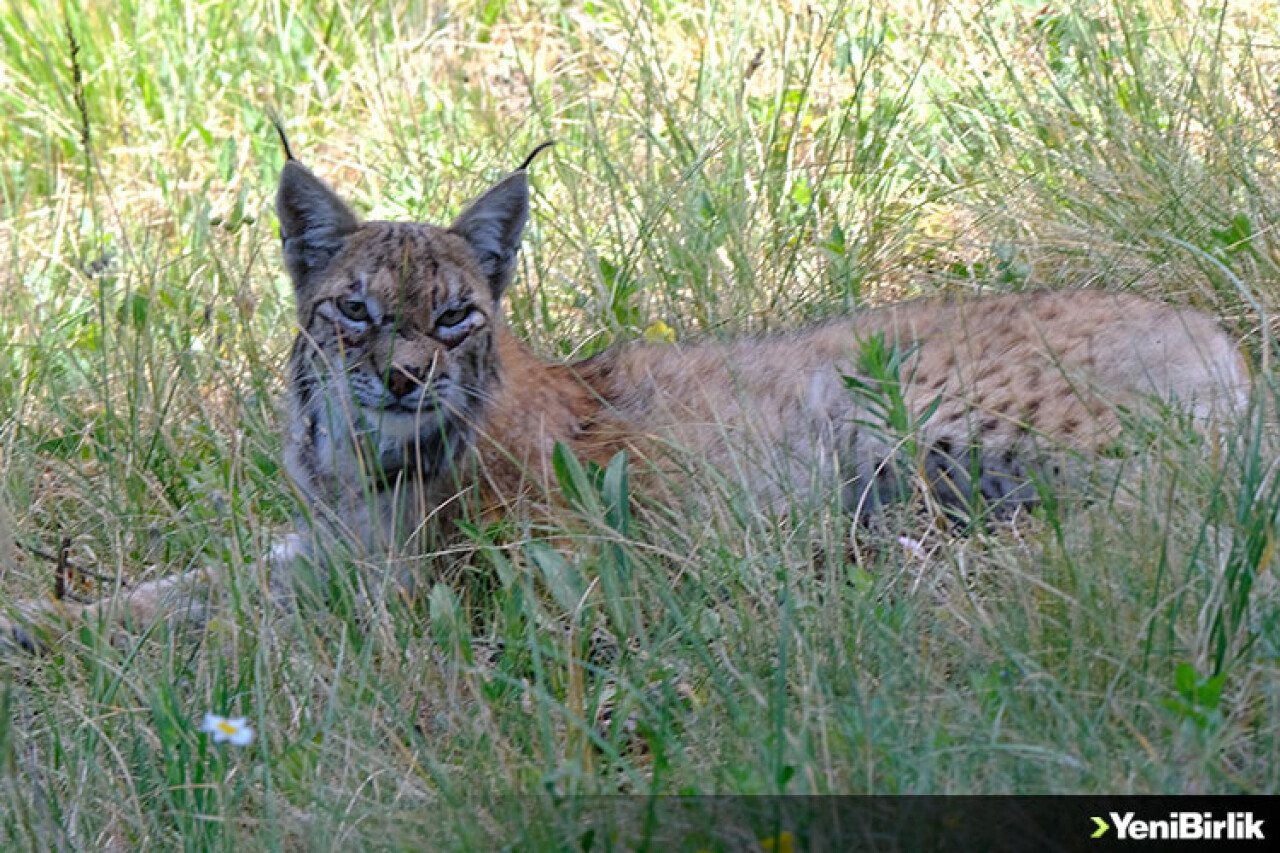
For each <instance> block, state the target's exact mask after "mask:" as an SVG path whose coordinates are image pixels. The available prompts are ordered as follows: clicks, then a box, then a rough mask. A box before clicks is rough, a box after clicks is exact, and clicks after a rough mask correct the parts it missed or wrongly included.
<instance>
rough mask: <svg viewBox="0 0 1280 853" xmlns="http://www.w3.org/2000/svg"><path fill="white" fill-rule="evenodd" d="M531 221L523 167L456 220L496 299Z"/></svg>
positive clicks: (455, 225)
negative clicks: (526, 226)
mask: <svg viewBox="0 0 1280 853" xmlns="http://www.w3.org/2000/svg"><path fill="white" fill-rule="evenodd" d="M528 221H529V182H528V179H527V178H526V176H525V172H524V170H523V169H521V170H518V171H515V172H512V173H511V174H510V175H507V176H506V177H505V178H503V179H502V180H501V181H498V183H496V184H494V185H493V186H492V187H490V188H489V189H488V190H487V191H485V193H484V195H482V196H480V197H479V198H478V199H476V200H475V201H473V202H471V204H470V205H469V206H468V207H467V209H466V210H464V211H462V213H461V214H460V215H459V216H458V218H457V219H456V220H454V222H453V225H452V226H450V230H452V231H453V232H454V233H455V234H457V235H459V236H460V237H462V238H463V239H464V240H466V241H467V243H468V244H469V245H470V246H471V251H472V252H474V253H475V256H476V260H477V261H479V262H480V270H481V272H483V273H484V274H485V276H486V277H488V279H489V285H490V287H492V288H493V298H494V300H495V301H496V300H497V299H499V298H500V297H501V296H502V292H503V291H504V290H506V289H507V285H509V284H510V283H511V279H512V277H513V276H514V275H515V271H516V251H517V250H518V249H519V248H520V235H521V234H522V233H523V232H524V226H525V223H526V222H528Z"/></svg>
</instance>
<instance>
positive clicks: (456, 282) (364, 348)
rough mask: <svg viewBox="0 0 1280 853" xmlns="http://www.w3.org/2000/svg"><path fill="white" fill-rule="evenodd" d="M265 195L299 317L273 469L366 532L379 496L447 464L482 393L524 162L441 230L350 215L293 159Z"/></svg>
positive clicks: (487, 394)
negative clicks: (286, 414)
mask: <svg viewBox="0 0 1280 853" xmlns="http://www.w3.org/2000/svg"><path fill="white" fill-rule="evenodd" d="M276 204H277V210H278V213H279V216H280V223H281V237H282V239H283V242H284V255H285V262H286V265H287V267H288V269H289V273H290V276H291V278H292V279H293V284H294V289H295V292H296V296H297V306H298V328H299V332H298V336H297V338H296V339H295V341H294V346H293V351H292V354H291V356H290V363H289V392H290V418H289V423H290V430H289V434H288V435H287V436H286V440H285V462H286V467H287V468H288V470H289V473H290V475H291V476H292V477H293V478H294V480H295V481H296V482H297V483H299V485H300V486H301V487H302V488H303V490H304V492H305V493H306V495H307V497H308V498H309V499H310V501H311V503H312V504H313V505H314V506H315V507H317V508H319V509H322V510H327V511H330V512H331V513H332V514H333V515H335V516H337V518H336V519H333V520H336V521H339V522H341V523H343V524H344V525H351V526H354V528H355V529H356V530H360V531H364V530H368V529H369V526H370V525H369V524H368V521H370V520H373V519H370V518H369V516H368V513H373V514H374V515H375V516H383V515H386V514H387V511H388V509H389V506H382V504H384V503H389V500H383V499H381V498H380V497H379V496H380V495H381V493H384V492H389V491H391V490H396V491H398V492H400V493H401V494H400V500H399V501H398V503H400V504H404V503H406V501H405V500H404V493H405V492H406V491H408V492H412V491H418V492H429V491H430V490H431V489H432V487H433V486H434V485H435V484H436V483H437V482H438V481H440V480H441V478H443V477H445V476H446V475H447V473H448V472H449V470H450V468H451V464H452V463H453V462H454V461H455V460H456V459H457V458H458V457H459V455H460V454H461V453H462V452H464V451H465V450H466V449H467V448H468V447H469V446H470V445H471V443H472V441H473V436H474V430H475V428H476V426H477V425H478V423H479V422H480V421H481V420H482V419H483V416H484V411H485V408H486V402H487V401H488V400H490V399H492V396H493V394H494V391H495V388H496V386H497V382H498V364H497V355H496V347H495V339H494V330H495V327H496V325H497V322H498V314H499V304H500V299H501V296H502V292H503V291H504V290H505V288H506V286H507V284H508V283H509V282H510V280H511V277H512V273H513V270H514V262H515V253H516V248H517V246H518V242H519V238H520V233H521V231H522V230H523V227H524V224H525V221H526V220H527V218H528V188H527V184H526V181H525V173H524V171H523V170H520V171H517V172H515V173H513V174H512V175H510V176H508V177H507V178H506V179H504V180H503V181H501V182H499V183H498V184H496V185H495V186H494V187H493V188H492V189H490V190H489V191H488V192H486V193H485V194H484V195H483V196H481V197H480V198H479V199H478V200H476V202H474V203H473V204H472V205H471V206H470V207H468V208H467V210H466V211H464V212H463V213H462V215H461V216H459V218H458V219H457V220H456V221H455V222H454V224H453V225H452V226H451V227H449V228H441V227H437V226H433V225H427V224H418V223H397V222H369V223H361V222H360V221H359V220H358V219H357V218H356V217H355V215H354V214H353V213H352V212H351V210H350V208H348V207H347V206H346V204H345V203H343V202H342V201H341V199H339V198H338V196H337V195H335V194H334V193H333V192H332V191H331V190H330V189H329V188H328V187H326V186H325V185H324V184H323V183H322V182H321V181H320V180H319V179H318V178H316V177H315V176H314V175H313V174H312V173H311V172H310V171H308V170H307V169H306V168H305V167H303V166H302V165H300V164H298V163H297V162H296V161H293V160H290V161H289V162H288V163H287V164H286V165H285V170H284V173H283V174H282V176H281V180H280V188H279V193H278V195H277V202H276ZM374 526H377V525H376V524H375V525H374ZM359 538H367V537H366V536H362V537H359Z"/></svg>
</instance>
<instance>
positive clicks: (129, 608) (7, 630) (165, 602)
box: [0, 569, 212, 654]
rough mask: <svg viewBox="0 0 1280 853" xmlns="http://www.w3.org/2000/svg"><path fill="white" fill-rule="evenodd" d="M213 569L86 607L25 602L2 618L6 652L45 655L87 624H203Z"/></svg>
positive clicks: (1, 648)
mask: <svg viewBox="0 0 1280 853" xmlns="http://www.w3.org/2000/svg"><path fill="white" fill-rule="evenodd" d="M211 591H212V584H211V580H210V576H209V573H208V571H206V570H205V569H193V570H192V571H189V572H183V573H182V574H177V575H169V576H167V577H163V578H160V579H158V580H154V581H149V582H147V583H143V584H139V585H138V586H136V587H130V588H125V589H122V590H120V591H119V592H117V593H116V594H114V595H111V596H108V597H106V598H102V599H99V600H98V601H94V602H91V603H88V604H83V603H79V602H75V601H68V600H65V599H49V600H44V601H25V602H22V603H20V604H17V605H15V607H14V611H15V612H14V614H13V615H12V616H11V617H9V618H0V654H4V653H11V652H14V651H24V652H27V653H30V654H39V653H41V652H44V651H46V650H47V649H48V647H49V645H50V644H51V642H56V639H57V637H58V636H61V635H65V634H67V633H69V632H71V631H74V630H76V629H77V628H78V627H79V626H81V625H101V626H112V627H113V628H114V627H115V626H124V627H128V628H131V629H133V630H137V631H145V630H147V629H149V628H150V627H151V626H153V625H155V624H157V623H159V622H160V621H161V620H170V621H180V622H182V623H185V624H194V625H200V624H203V623H204V622H205V620H206V619H207V617H208V599H209V595H210V593H211Z"/></svg>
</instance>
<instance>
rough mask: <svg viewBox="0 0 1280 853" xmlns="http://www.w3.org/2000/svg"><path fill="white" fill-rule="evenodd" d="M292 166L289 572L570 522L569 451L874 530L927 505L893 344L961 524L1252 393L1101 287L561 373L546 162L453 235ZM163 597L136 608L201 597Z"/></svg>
mask: <svg viewBox="0 0 1280 853" xmlns="http://www.w3.org/2000/svg"><path fill="white" fill-rule="evenodd" d="M286 152H287V154H288V159H287V162H286V163H285V166H284V170H283V172H282V174H281V177H280V183H279V188H278V194H277V199H276V208H277V212H278V215H279V221H280V235H281V238H282V241H283V254H284V261H285V266H286V267H287V269H288V273H289V276H290V278H291V279H292V283H293V287H294V291H295V295H296V301H297V322H298V333H297V337H296V339H295V341H294V344H293V348H292V351H291V353H290V356H289V362H288V370H287V383H288V388H287V396H288V418H287V424H286V429H285V438H284V456H285V465H286V469H287V471H288V473H289V476H290V477H291V479H292V480H293V482H294V483H295V484H296V485H297V487H298V489H299V490H300V492H301V494H302V496H303V498H304V502H305V504H306V507H307V512H306V513H305V515H306V517H305V518H304V519H303V520H302V521H301V522H300V525H299V534H298V535H297V536H295V537H294V539H293V540H292V543H293V544H291V545H290V546H289V548H287V549H284V550H285V551H286V552H288V553H287V554H286V556H285V558H283V559H282V560H281V562H284V563H287V562H288V556H289V555H290V554H291V552H292V550H293V549H294V548H295V547H297V546H298V545H299V543H311V544H310V545H308V546H306V549H307V550H310V551H311V552H312V553H313V554H314V553H315V552H316V550H317V549H319V550H321V551H323V550H324V549H325V548H326V547H327V545H326V543H337V542H341V543H343V545H344V547H351V548H354V549H356V550H359V551H362V552H364V553H371V554H387V555H404V554H429V553H431V552H432V550H433V549H434V548H436V547H438V546H439V545H440V544H441V543H442V542H445V541H447V540H448V538H449V537H450V535H451V534H452V531H454V530H456V528H457V525H456V523H455V521H456V519H457V518H458V517H459V516H460V515H461V514H464V513H467V512H476V513H479V514H480V516H482V517H483V516H486V515H501V514H503V513H506V512H509V511H512V508H513V507H516V506H517V505H522V504H527V505H531V506H532V505H537V506H541V507H544V508H545V507H547V506H551V505H554V503H555V496H554V494H553V492H554V490H553V489H548V488H547V481H548V475H547V472H548V471H550V470H551V468H552V462H551V460H552V455H553V453H554V452H555V448H556V445H557V444H560V445H563V446H564V447H565V448H567V449H568V450H569V451H571V452H572V453H573V454H574V455H576V456H577V457H578V458H579V459H581V460H584V461H588V462H596V463H598V464H601V465H606V464H608V462H609V461H610V460H611V459H612V458H613V457H614V456H615V454H617V453H618V452H619V451H623V450H626V451H628V457H629V458H630V460H631V465H632V468H633V470H635V471H636V475H637V477H636V483H637V484H638V487H639V489H640V490H641V491H643V490H644V489H645V488H646V486H649V487H652V488H653V494H655V495H657V494H658V492H659V488H658V485H657V484H659V483H670V482H671V479H672V476H671V474H672V472H679V471H683V470H687V468H682V467H681V466H680V465H679V464H677V462H676V460H677V459H679V458H685V459H697V460H699V461H700V462H702V463H705V464H707V465H710V466H712V467H717V468H722V469H725V468H730V467H736V469H737V470H742V468H743V466H744V465H748V466H749V476H750V479H751V481H752V484H751V488H752V489H753V491H754V492H756V493H757V494H759V495H761V496H762V497H763V498H764V499H765V500H766V501H767V502H769V503H770V504H772V505H774V506H786V505H787V504H788V503H789V502H794V501H797V500H804V499H807V498H809V497H813V496H814V495H815V493H821V492H826V493H829V494H831V495H833V496H838V499H841V500H843V502H844V505H845V506H846V507H847V509H848V511H849V512H850V513H851V515H853V516H855V517H856V518H858V519H861V520H862V521H864V522H865V521H868V520H870V519H873V518H874V517H875V516H876V514H877V512H878V511H879V510H880V508H881V507H883V506H884V505H885V504H886V503H888V502H890V501H894V500H897V499H899V498H902V497H905V496H907V495H909V494H910V493H911V490H910V489H909V488H908V487H907V486H906V485H905V484H906V483H908V482H909V480H910V478H907V477H903V476H902V465H901V464H900V462H901V461H902V460H901V459H900V458H899V457H900V455H901V454H900V445H901V440H900V439H901V437H900V436H894V435H893V434H892V433H891V431H889V430H887V429H883V428H879V426H878V425H877V424H876V423H875V415H876V412H875V407H874V406H871V405H869V404H868V401H867V399H866V398H865V396H860V395H859V394H857V393H854V390H852V389H851V387H850V386H851V385H852V386H854V389H856V388H857V387H864V388H865V387H867V383H865V382H862V383H861V384H860V382H859V379H858V376H859V369H860V365H861V364H862V361H861V359H860V354H861V353H864V352H865V351H866V347H867V346H868V341H873V340H874V341H877V342H879V343H880V344H881V345H883V346H885V347H887V348H888V349H890V350H891V351H892V352H893V353H896V354H897V355H898V356H899V361H898V364H897V368H896V369H897V376H898V378H900V380H901V381H902V385H901V386H900V395H901V401H902V403H903V404H904V405H905V408H906V410H907V413H908V415H909V420H910V422H911V423H912V424H915V425H916V428H915V435H914V436H913V438H912V440H913V442H914V445H915V446H916V447H918V448H919V452H918V463H919V464H917V466H916V469H915V470H916V473H917V474H918V476H917V477H916V478H915V479H916V480H918V481H923V482H924V483H925V484H926V491H927V492H928V493H929V496H930V497H931V498H932V499H933V500H934V501H936V503H937V504H939V505H941V506H943V507H946V508H956V507H961V506H964V507H972V506H975V505H976V506H981V507H987V508H988V509H990V510H991V511H992V512H994V513H1006V514H1007V513H1009V512H1011V511H1014V510H1016V509H1017V508H1019V507H1022V506H1026V505H1028V504H1030V503H1032V502H1034V500H1035V497H1036V488H1035V481H1036V480H1037V479H1038V478H1040V477H1042V476H1053V474H1054V472H1055V470H1057V467H1058V462H1057V461H1056V460H1060V459H1062V458H1064V456H1066V455H1071V454H1085V455H1087V454H1090V453H1094V452H1096V451H1098V450H1100V449H1102V448H1104V447H1106V446H1107V445H1108V443H1110V442H1112V441H1114V440H1115V438H1116V436H1117V433H1118V430H1119V428H1120V413H1121V412H1124V411H1128V410H1132V409H1134V408H1135V407H1138V406H1141V405H1143V404H1144V403H1145V402H1147V401H1156V402H1159V403H1162V404H1173V405H1176V406H1179V407H1182V408H1183V409H1185V410H1186V411H1188V412H1189V413H1190V414H1191V415H1192V416H1193V417H1194V418H1195V419H1196V420H1197V421H1207V420H1209V419H1212V418H1221V417H1224V416H1229V415H1230V414H1231V413H1233V412H1234V411H1236V410H1237V409H1238V408H1239V407H1240V406H1241V405H1242V404H1243V401H1244V399H1245V397H1246V395H1247V388H1248V385H1249V379H1248V373H1247V369H1246V364H1245V361H1244V360H1243V358H1242V356H1241V353H1240V350H1239V349H1238V347H1237V346H1236V345H1235V343H1234V342H1233V341H1232V340H1231V338H1230V337H1228V336H1227V335H1226V334H1225V333H1224V332H1223V331H1222V330H1221V329H1220V328H1219V327H1218V326H1217V324H1216V323H1215V322H1214V321H1213V320H1212V319H1211V318H1209V317H1207V316H1205V315H1203V314H1200V313H1198V312H1196V311H1192V310H1186V309H1181V308H1175V307H1170V306H1167V305H1162V304H1157V303H1154V302H1151V301H1148V300H1146V299H1142V298H1139V297H1137V296H1133V295H1126V294H1123V293H1105V292H1098V291H1090V290H1074V291H1059V292H1039V293H1024V294H1015V295H1000V296H981V297H979V296H954V297H950V298H944V299H927V300H919V301H911V302H905V303H902V304H897V305H891V306H888V307H884V308H879V309H875V310H866V311H863V312H860V313H856V314H854V315H852V316H844V317H838V318H836V319H833V320H830V321H828V322H825V323H823V324H820V325H817V326H813V327H810V328H806V329H802V330H799V331H795V332H792V333H789V334H779V335H771V336H762V337H752V338H746V339H740V340H737V341H733V342H728V343H722V342H717V341H712V340H707V341H700V342H693V343H681V344H644V343H635V344H625V345H622V346H619V347H615V348H613V349H610V350H607V351H605V352H603V353H601V354H598V355H595V356H593V357H591V358H588V359H586V360H583V361H577V362H574V363H559V362H552V361H547V360H545V359H543V358H541V357H539V356H537V355H535V354H534V353H533V352H532V351H531V350H530V349H529V347H527V346H526V345H524V344H523V343H521V342H520V341H519V340H517V339H516V338H515V337H514V336H513V335H512V333H511V332H510V331H509V330H508V328H507V326H506V324H505V323H504V322H503V300H504V295H505V294H506V291H507V290H508V288H509V286H510V285H511V282H512V280H513V278H514V276H515V273H516V265H517V264H516V260H517V252H518V249H519V246H520V241H521V234H522V232H523V230H524V227H525V224H526V222H527V220H528V217H529V189H528V182H527V167H528V165H529V161H528V160H527V161H526V162H525V164H524V165H523V166H521V167H520V168H519V169H517V170H515V171H514V172H512V173H511V174H509V175H507V176H506V177H504V178H503V179H501V180H500V181H498V182H497V183H496V184H495V185H493V186H492V187H491V188H490V189H488V190H487V191H486V192H484V193H483V194H482V195H481V196H480V197H479V198H477V199H476V200H475V201H473V202H472V203H471V204H470V206H468V207H467V208H466V209H465V210H463V211H462V213H461V214H460V215H459V216H458V217H457V218H456V219H455V220H454V221H453V223H452V224H451V225H449V226H448V227H441V226H436V225H430V224H422V223H412V222H363V221H361V220H360V218H359V217H358V216H357V215H356V214H355V213H354V212H353V211H352V209H351V208H350V207H349V206H348V205H347V204H346V203H345V202H344V201H343V200H342V199H341V198H340V197H339V196H338V195H337V194H336V193H335V192H334V191H333V190H332V189H330V188H329V187H328V186H327V185H326V184H325V183H323V182H322V181H321V180H320V179H319V178H317V177H316V175H314V174H313V173H312V172H311V171H310V170H309V169H307V168H306V167H305V166H303V165H302V164H301V163H300V162H298V161H297V160H296V159H294V158H293V156H292V153H291V152H288V149H287V145H286ZM535 153H536V152H535ZM530 160H532V156H531V157H530ZM646 472H665V474H666V476H646ZM415 565H416V566H417V568H416V571H419V572H429V571H431V568H430V561H429V560H427V561H419V562H418V563H416V564H415ZM151 586H152V587H154V589H152V588H146V589H139V590H137V591H135V592H133V593H132V594H131V596H130V601H131V602H132V603H130V604H129V605H128V609H129V610H130V611H131V612H134V613H151V612H154V607H155V602H156V601H159V600H161V599H162V598H163V597H164V596H166V595H168V594H170V593H171V592H172V590H173V589H174V588H177V587H180V586H182V584H181V583H179V582H177V581H174V580H169V581H163V582H160V583H159V584H155V585H151Z"/></svg>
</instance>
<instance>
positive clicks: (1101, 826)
mask: <svg viewBox="0 0 1280 853" xmlns="http://www.w3.org/2000/svg"><path fill="white" fill-rule="evenodd" d="M1093 822H1094V823H1096V824H1097V825H1098V828H1097V829H1096V830H1094V833H1093V835H1090V836H1089V837H1090V838H1101V837H1102V836H1104V835H1106V834H1107V830H1108V829H1110V828H1111V827H1110V826H1108V825H1107V822H1106V821H1105V820H1103V819H1102V818H1100V817H1095V818H1094V819H1093Z"/></svg>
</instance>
